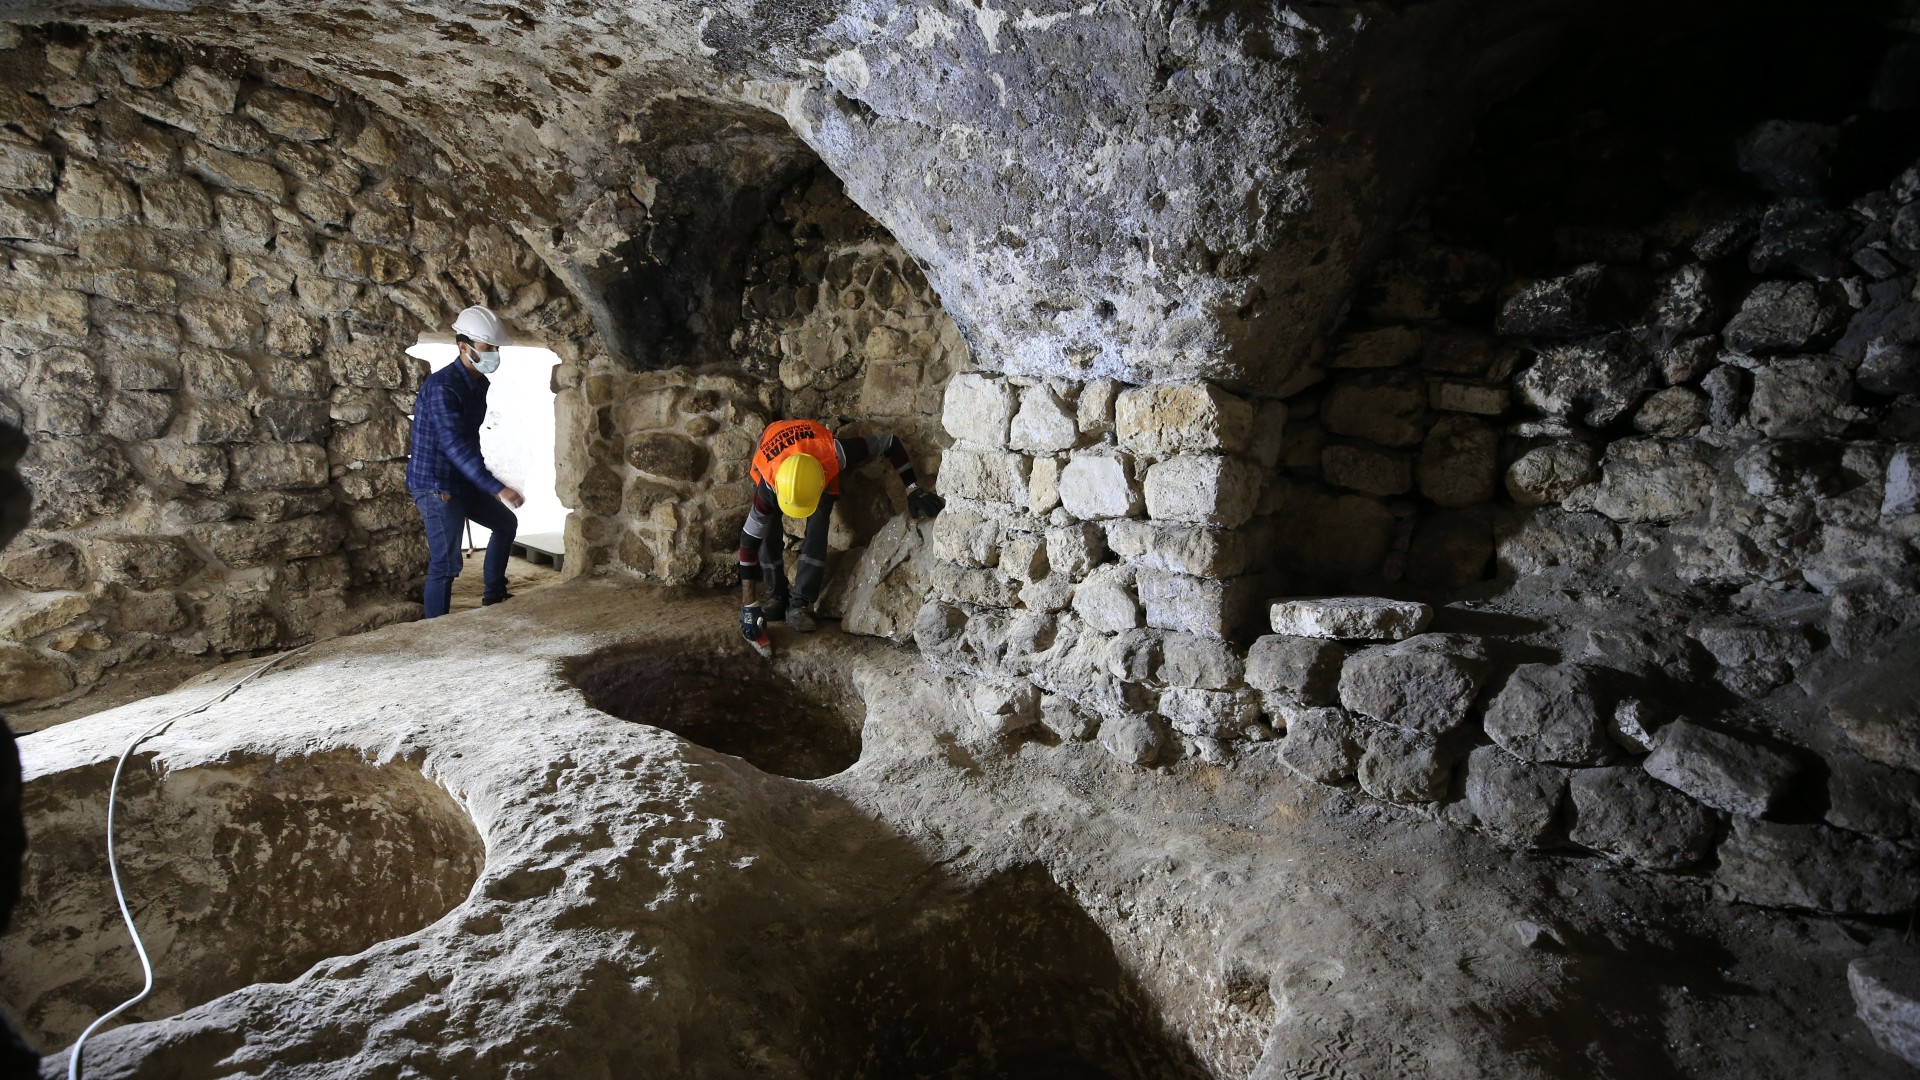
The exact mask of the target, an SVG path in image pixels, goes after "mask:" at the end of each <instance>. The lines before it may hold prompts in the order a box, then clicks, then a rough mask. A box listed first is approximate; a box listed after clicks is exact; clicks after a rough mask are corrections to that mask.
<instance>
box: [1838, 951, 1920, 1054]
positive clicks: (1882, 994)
mask: <svg viewBox="0 0 1920 1080" xmlns="http://www.w3.org/2000/svg"><path fill="white" fill-rule="evenodd" d="M1847 988H1848V989H1849V990H1851V991H1852V992H1853V1005H1854V1010H1855V1013H1856V1014H1857V1015H1858V1016H1859V1017H1860V1022H1861V1023H1863V1024H1865V1025H1867V1030H1868V1031H1870V1032H1872V1033H1873V1041H1874V1042H1875V1043H1876V1044H1877V1045H1878V1046H1879V1047H1880V1049H1882V1050H1885V1051H1886V1052H1887V1053H1889V1054H1893V1055H1895V1056H1897V1057H1899V1058H1900V1059H1901V1060H1903V1061H1905V1062H1906V1063H1907V1064H1909V1065H1912V1066H1913V1067H1915V1068H1920V959H1917V958H1916V957H1915V956H1914V955H1913V954H1912V953H1910V952H1898V953H1891V954H1881V955H1878V956H1863V957H1860V958H1859V959H1857V960H1855V961H1853V962H1852V963H1849V964H1848V965H1847Z"/></svg>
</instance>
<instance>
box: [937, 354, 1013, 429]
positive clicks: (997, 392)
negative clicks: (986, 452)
mask: <svg viewBox="0 0 1920 1080" xmlns="http://www.w3.org/2000/svg"><path fill="white" fill-rule="evenodd" d="M1013 405H1014V398H1013V385H1012V384H1011V383H1009V382H1007V381H1006V380H1005V379H1002V378H998V377H995V376H991V375H981V374H977V373H973V372H967V373H963V374H959V375H955V376H954V377H953V378H952V379H949V380H948V381H947V392H946V396H945V398H944V399H943V405H942V408H941V413H940V423H941V426H942V427H944V428H946V429H947V434H949V435H952V436H953V437H954V438H956V439H958V440H960V441H961V442H968V443H974V444H976V445H979V446H990V447H999V446H1006V445H1008V441H1007V440H1008V428H1009V426H1010V425H1011V423H1012V421H1013Z"/></svg>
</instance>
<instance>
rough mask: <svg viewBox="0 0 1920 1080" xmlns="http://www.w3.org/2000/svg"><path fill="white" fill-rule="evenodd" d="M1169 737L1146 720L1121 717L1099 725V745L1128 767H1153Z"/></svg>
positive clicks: (1106, 720) (1137, 717)
mask: <svg viewBox="0 0 1920 1080" xmlns="http://www.w3.org/2000/svg"><path fill="white" fill-rule="evenodd" d="M1165 745H1166V736H1165V735H1163V734H1161V732H1160V729H1159V728H1158V727H1156V726H1155V725H1154V724H1153V722H1152V721H1150V720H1148V719H1146V718H1145V717H1140V716H1134V715H1132V714H1122V715H1119V716H1112V717H1108V718H1106V719H1104V720H1102V721H1101V722H1100V746H1101V748H1102V749H1104V750H1106V752H1107V753H1109V754H1112V755H1113V756H1114V757H1116V758H1119V759H1120V760H1121V761H1123V762H1126V763H1127V764H1129V765H1151V764H1153V762H1154V761H1155V760H1157V759H1158V758H1159V757H1160V754H1161V751H1162V749H1163V748H1164V747H1165Z"/></svg>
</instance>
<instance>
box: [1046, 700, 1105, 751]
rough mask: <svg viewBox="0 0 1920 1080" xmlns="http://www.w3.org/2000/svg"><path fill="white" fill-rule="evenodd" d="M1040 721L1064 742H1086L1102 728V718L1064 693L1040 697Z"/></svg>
mask: <svg viewBox="0 0 1920 1080" xmlns="http://www.w3.org/2000/svg"><path fill="white" fill-rule="evenodd" d="M1040 723H1041V724H1042V725H1044V726H1045V727H1046V729H1047V730H1048V731H1051V732H1053V734H1054V735H1055V737H1057V738H1059V739H1061V740H1062V741H1064V742H1086V741H1087V740H1088V739H1091V738H1093V736H1094V734H1095V733H1096V732H1097V731H1099V730H1100V720H1099V718H1098V717H1095V716H1094V715H1092V714H1091V713H1089V712H1087V711H1086V710H1085V709H1082V708H1081V707H1080V706H1078V705H1076V704H1074V702H1073V699H1071V698H1068V697H1066V696H1065V695H1062V694H1047V695H1044V696H1043V697H1042V698H1041V699H1040Z"/></svg>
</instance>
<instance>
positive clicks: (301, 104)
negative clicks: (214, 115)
mask: <svg viewBox="0 0 1920 1080" xmlns="http://www.w3.org/2000/svg"><path fill="white" fill-rule="evenodd" d="M244 111H245V112H246V114H247V115H248V116H250V117H252V118H253V120H254V122H255V123H258V124H259V125H260V126H261V127H263V128H266V129H267V130H268V131H271V132H273V133H274V134H275V135H278V136H280V137H281V138H283V139H293V140H295V141H297V142H315V141H318V140H320V139H327V138H331V137H332V136H333V113H332V111H330V110H329V109H327V108H326V107H325V106H323V105H321V104H320V103H319V102H317V101H313V100H310V99H309V98H307V97H306V96H305V95H302V94H295V93H292V92H290V91H286V90H279V89H274V88H272V87H268V88H265V89H261V90H256V91H254V92H253V95H252V96H251V97H249V98H248V99H247V104H246V106H245V108H244Z"/></svg>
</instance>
